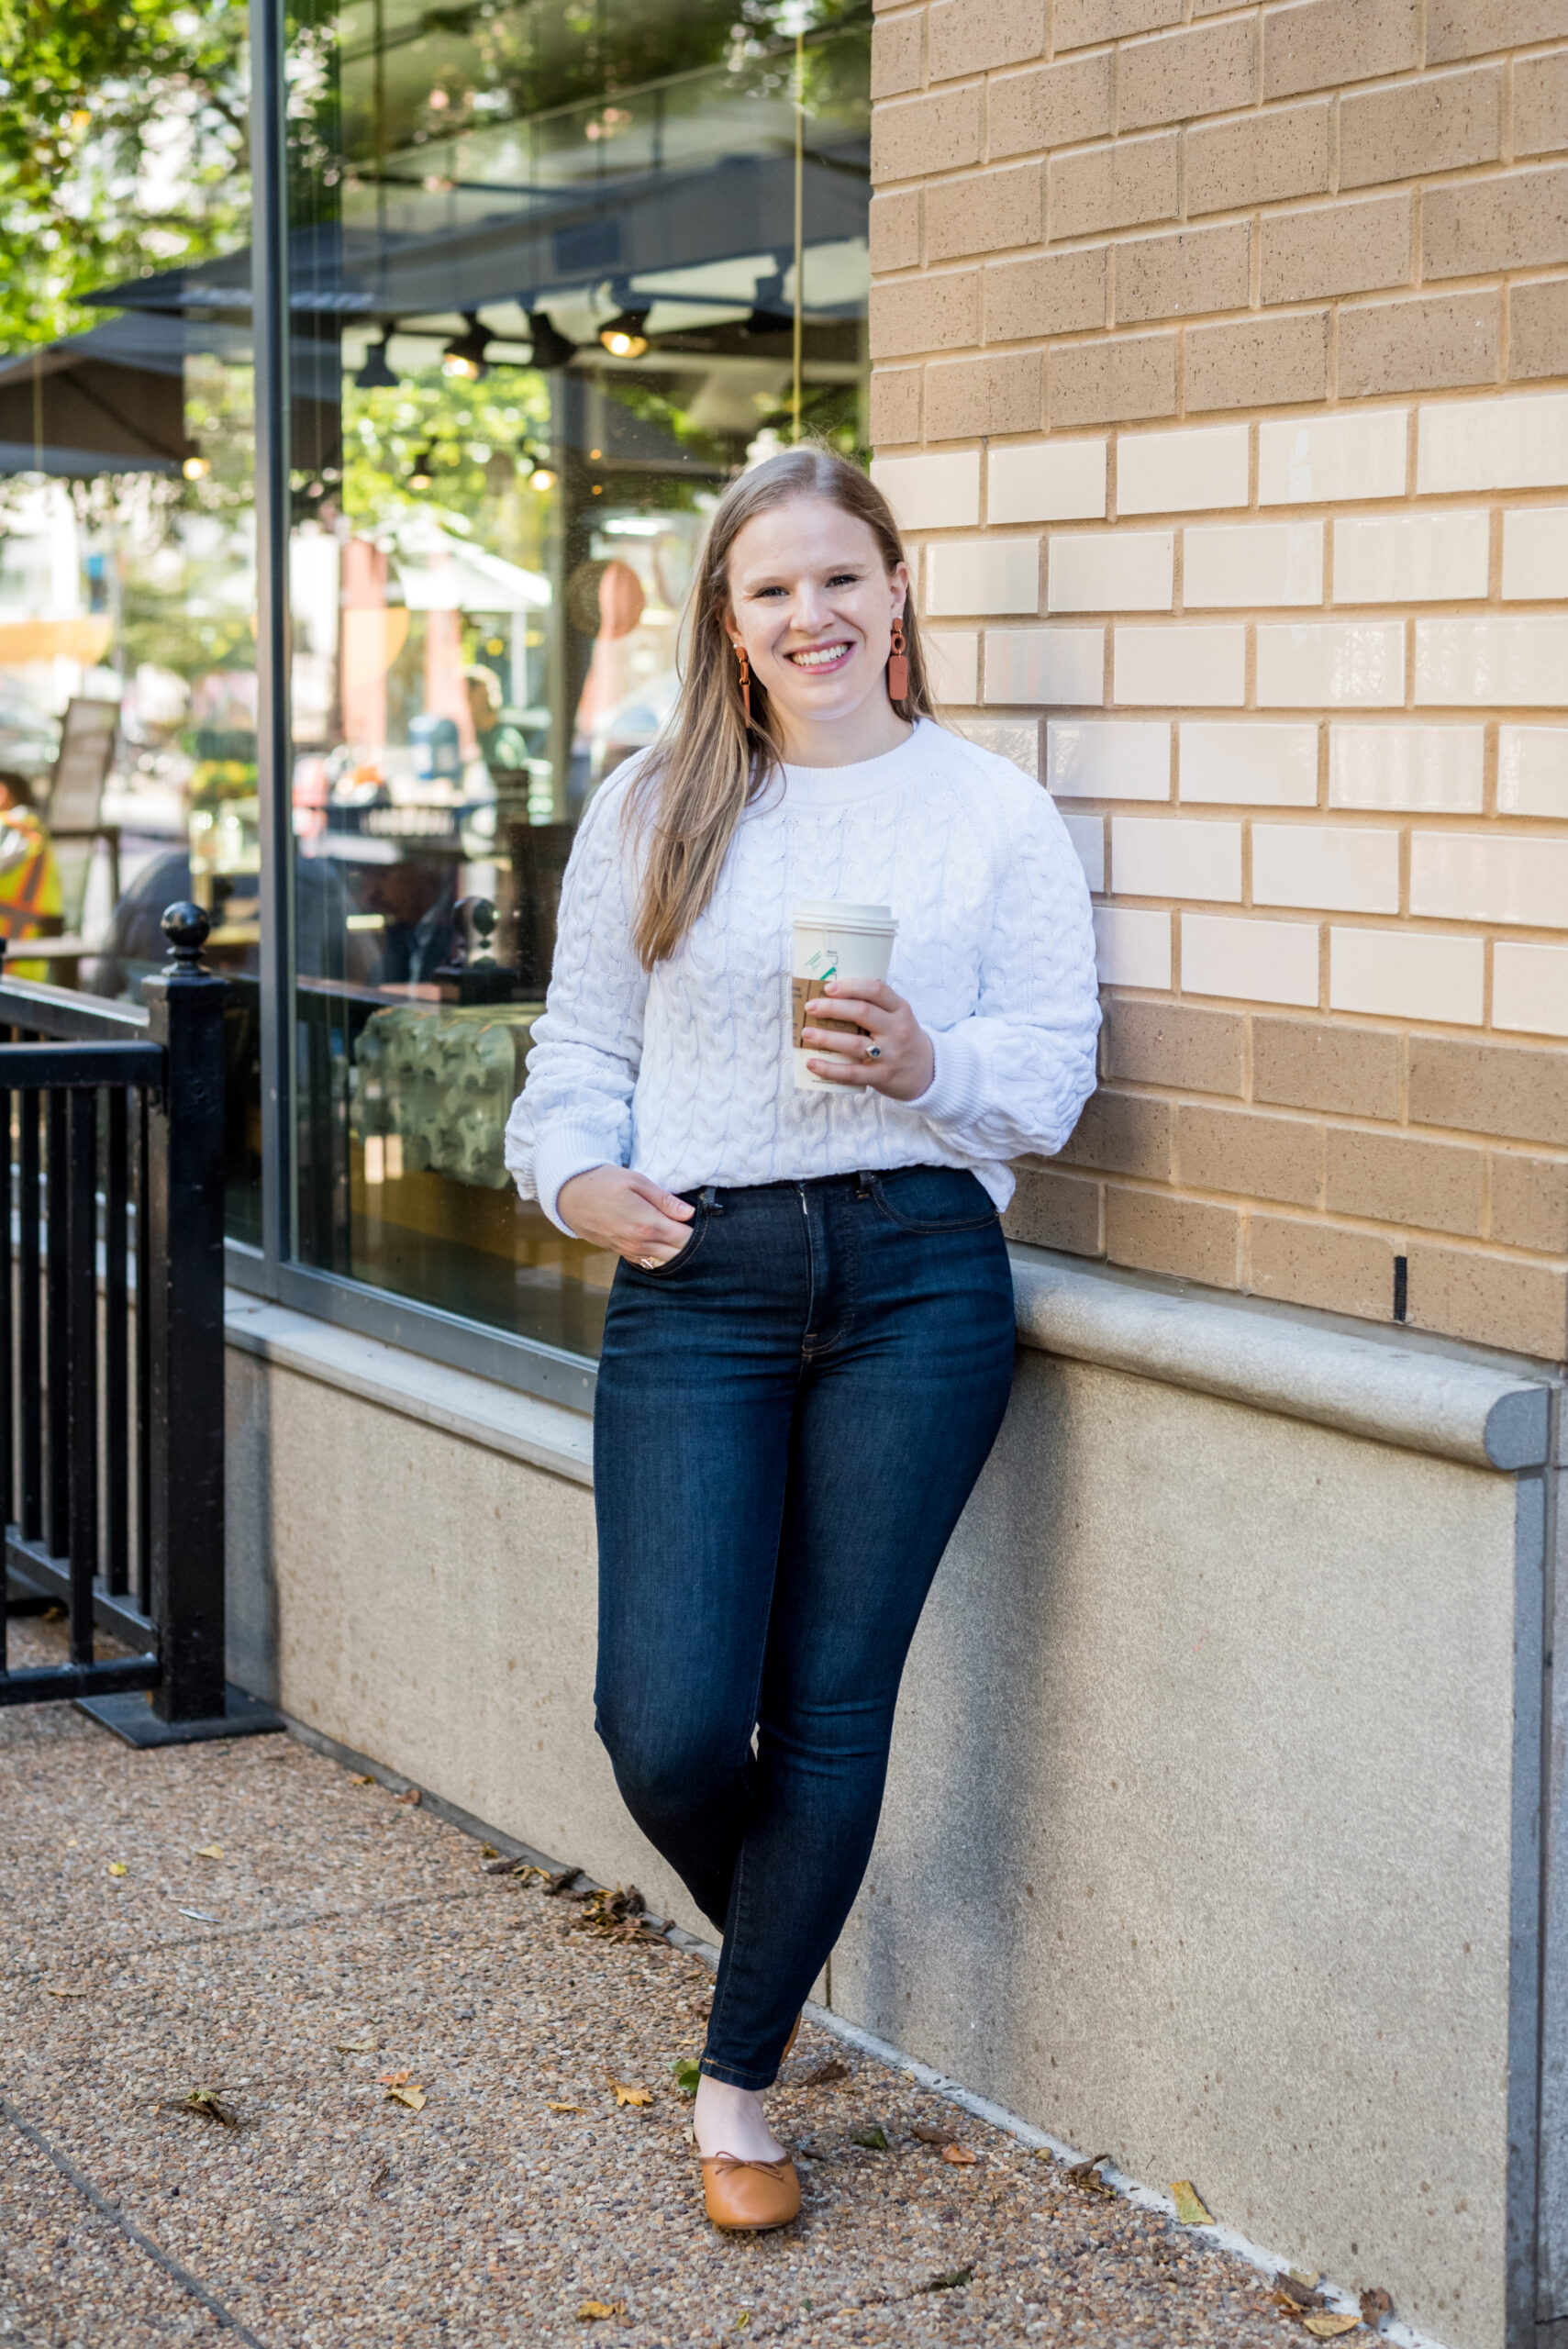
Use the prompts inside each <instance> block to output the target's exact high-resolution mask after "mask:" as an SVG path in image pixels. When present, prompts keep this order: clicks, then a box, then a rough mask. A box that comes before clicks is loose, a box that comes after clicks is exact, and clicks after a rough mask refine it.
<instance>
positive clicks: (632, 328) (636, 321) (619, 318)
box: [599, 306, 648, 359]
mask: <svg viewBox="0 0 1568 2349" xmlns="http://www.w3.org/2000/svg"><path fill="white" fill-rule="evenodd" d="M647 327H648V310H647V307H646V306H644V307H643V308H641V309H640V310H632V309H626V310H617V312H616V315H615V317H613V318H608V319H606V322H605V324H604V325H603V326H602V327H601V328H599V340H600V342H601V343H602V344H603V345H604V347H605V349H606V351H608V352H609V354H610V357H611V358H612V359H640V358H641V356H642V354H643V352H644V351H646V350H647V348H648V334H647Z"/></svg>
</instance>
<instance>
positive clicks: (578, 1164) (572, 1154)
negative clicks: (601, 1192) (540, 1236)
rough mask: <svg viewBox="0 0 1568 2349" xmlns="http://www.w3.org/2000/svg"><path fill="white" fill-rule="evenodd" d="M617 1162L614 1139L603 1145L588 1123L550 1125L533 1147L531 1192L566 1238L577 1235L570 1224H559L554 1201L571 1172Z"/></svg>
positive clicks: (616, 1164) (598, 1135)
mask: <svg viewBox="0 0 1568 2349" xmlns="http://www.w3.org/2000/svg"><path fill="white" fill-rule="evenodd" d="M619 1164H620V1153H619V1152H618V1151H617V1148H616V1146H615V1144H614V1142H610V1143H609V1144H608V1145H607V1146H606V1141H605V1137H604V1135H603V1134H596V1133H595V1131H594V1130H593V1128H592V1127H591V1126H551V1128H550V1131H549V1133H548V1134H541V1135H540V1137H539V1142H538V1144H537V1146H536V1147H535V1150H534V1195H535V1197H537V1199H538V1200H539V1205H540V1207H541V1208H543V1209H544V1211H545V1213H546V1215H547V1216H548V1217H549V1218H550V1221H551V1223H553V1224H554V1226H555V1228H556V1230H557V1231H564V1232H565V1234H566V1236H567V1238H568V1239H569V1240H574V1239H575V1238H576V1236H577V1235H576V1233H575V1232H574V1231H573V1229H572V1227H571V1225H570V1224H569V1223H562V1219H561V1216H560V1214H559V1212H558V1210H557V1208H556V1204H555V1203H556V1200H557V1199H558V1198H559V1197H561V1194H562V1190H563V1189H564V1188H565V1186H566V1185H567V1184H568V1183H570V1182H571V1180H572V1177H573V1175H586V1173H587V1172H588V1169H589V1168H590V1167H591V1166H618V1165H619Z"/></svg>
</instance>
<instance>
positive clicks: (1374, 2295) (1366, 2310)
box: [1362, 2284, 1394, 2332]
mask: <svg viewBox="0 0 1568 2349" xmlns="http://www.w3.org/2000/svg"><path fill="white" fill-rule="evenodd" d="M1393 2314H1394V2303H1393V2301H1392V2300H1391V2299H1389V2297H1388V2295H1387V2293H1386V2292H1385V2290H1384V2288H1383V2287H1382V2285H1381V2284H1369V2285H1368V2286H1367V2288H1366V2290H1365V2291H1364V2292H1363V2293H1362V2323H1363V2324H1370V2325H1371V2327H1372V2329H1373V2332H1376V2331H1377V2328H1378V2326H1379V2325H1380V2324H1381V2323H1382V2322H1383V2320H1384V2318H1385V2316H1392V2315H1393Z"/></svg>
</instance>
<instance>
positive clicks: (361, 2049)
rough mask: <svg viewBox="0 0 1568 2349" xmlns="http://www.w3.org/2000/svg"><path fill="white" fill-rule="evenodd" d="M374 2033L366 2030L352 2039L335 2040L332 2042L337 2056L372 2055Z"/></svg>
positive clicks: (373, 2051) (373, 2050)
mask: <svg viewBox="0 0 1568 2349" xmlns="http://www.w3.org/2000/svg"><path fill="white" fill-rule="evenodd" d="M332 2044H333V2046H334V2047H335V2048H336V2049H337V2051H338V2053H339V2055H372V2054H374V2053H375V2033H374V2032H373V2031H371V2030H369V2029H368V2028H367V2029H366V2030H364V2031H361V2032H359V2034H358V2035H357V2037H355V2038H353V2039H335V2040H334V2041H333V2042H332Z"/></svg>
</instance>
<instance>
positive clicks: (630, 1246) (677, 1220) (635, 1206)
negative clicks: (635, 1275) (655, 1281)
mask: <svg viewBox="0 0 1568 2349" xmlns="http://www.w3.org/2000/svg"><path fill="white" fill-rule="evenodd" d="M555 1207H556V1213H557V1214H558V1215H559V1216H560V1218H561V1220H562V1223H564V1224H565V1225H566V1227H567V1229H568V1230H571V1231H574V1232H575V1233H576V1235H577V1237H578V1239H579V1240H586V1241H589V1242H590V1244H591V1245H592V1246H593V1247H595V1248H608V1249H610V1250H612V1251H613V1252H614V1253H615V1254H616V1255H617V1256H624V1257H625V1258H626V1261H627V1263H628V1264H640V1265H641V1266H642V1268H643V1270H644V1271H645V1272H646V1271H651V1270H653V1269H655V1268H656V1267H657V1266H659V1265H660V1264H668V1263H669V1262H670V1259H671V1257H672V1256H678V1255H679V1254H680V1252H681V1250H682V1249H683V1248H684V1246H685V1244H686V1242H687V1241H688V1240H689V1239H690V1238H691V1231H690V1229H689V1226H690V1224H691V1220H692V1215H693V1212H694V1210H693V1209H692V1208H690V1207H688V1205H687V1204H686V1202H685V1200H684V1199H678V1198H677V1197H675V1194H674V1192H673V1191H666V1190H665V1189H664V1188H663V1187H662V1186H661V1185H660V1184H658V1183H651V1182H650V1181H649V1179H648V1177H647V1175H638V1174H635V1173H634V1172H633V1171H632V1169H631V1168H630V1167H629V1166H591V1167H590V1168H589V1169H588V1172H587V1173H586V1174H585V1175H573V1177H572V1179H571V1181H570V1182H568V1183H562V1186H561V1189H560V1191H559V1193H558V1194H557V1196H556V1202H555Z"/></svg>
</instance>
